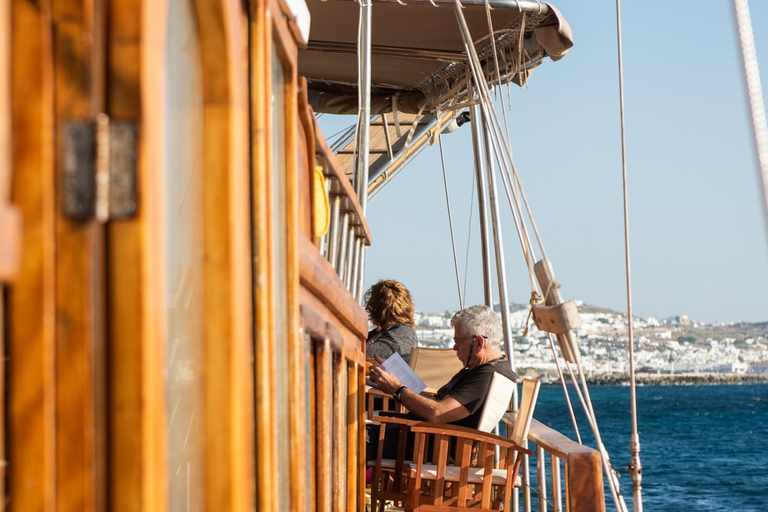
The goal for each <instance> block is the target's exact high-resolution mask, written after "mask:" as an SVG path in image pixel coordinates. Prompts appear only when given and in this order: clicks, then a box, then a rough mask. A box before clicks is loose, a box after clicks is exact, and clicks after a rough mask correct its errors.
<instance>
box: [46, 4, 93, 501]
mask: <svg viewBox="0 0 768 512" xmlns="http://www.w3.org/2000/svg"><path fill="white" fill-rule="evenodd" d="M89 7H90V6H88V5H86V3H85V2H82V1H79V0H53V20H52V21H53V25H54V26H53V27H52V30H53V48H54V80H55V89H54V91H55V115H56V118H57V125H58V126H59V127H60V126H61V124H62V123H63V122H64V121H65V120H67V119H94V118H95V116H96V114H97V113H98V112H97V111H96V110H95V109H94V106H95V105H94V97H93V95H92V93H93V87H92V85H93V84H92V81H91V76H92V73H94V72H95V70H93V68H92V65H93V59H92V55H91V51H92V50H93V47H92V45H91V44H89V43H92V41H93V26H91V25H89V24H88V21H93V19H92V18H89V17H87V16H86V12H85V11H86V9H87V8H89ZM59 137H61V131H60V129H59V130H57V140H60V139H59ZM58 144H61V142H58ZM57 160H59V159H58V158H57ZM57 165H61V163H60V162H59V161H57ZM56 176H57V179H56V189H57V190H61V189H63V187H62V185H61V182H60V181H59V180H60V176H61V175H60V174H59V173H57V175H56ZM58 199H59V198H58V197H57V203H56V209H55V211H56V267H57V276H59V278H58V279H57V280H56V311H57V315H56V316H57V319H56V347H57V350H56V411H57V414H56V421H57V424H56V435H57V451H56V467H57V478H56V493H57V510H60V511H62V512H69V511H72V512H75V511H85V512H88V511H95V510H96V509H97V508H102V507H103V505H102V504H97V503H96V499H97V498H96V495H97V482H96V478H97V475H96V469H97V467H98V466H99V462H98V460H97V457H98V456H97V453H96V445H97V437H96V435H97V415H98V414H99V412H98V410H97V409H98V408H99V407H100V404H97V403H96V391H95V390H96V388H97V380H96V379H97V378H98V375H99V372H98V367H99V366H100V365H101V361H98V360H97V356H98V355H99V354H100V353H101V352H102V351H101V350H99V347H100V346H101V344H102V343H103V341H104V337H103V333H102V332H100V327H101V326H102V323H101V322H100V319H99V318H98V314H99V312H100V309H99V300H100V298H101V297H102V295H101V294H102V289H103V286H104V281H103V276H100V275H97V270H98V269H100V268H102V263H101V257H102V253H101V242H102V236H101V232H102V231H101V227H100V226H97V225H96V224H95V223H93V222H88V223H79V222H74V221H71V220H69V219H66V218H65V217H64V216H63V215H62V214H61V213H60V212H61V207H60V203H59V202H58Z"/></svg>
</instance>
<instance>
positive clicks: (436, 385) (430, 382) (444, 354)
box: [410, 347, 464, 390]
mask: <svg viewBox="0 0 768 512" xmlns="http://www.w3.org/2000/svg"><path fill="white" fill-rule="evenodd" d="M410 366H411V368H413V371H415V372H416V375H418V376H419V377H421V380H423V381H424V384H426V385H427V388H428V389H430V388H431V389H433V390H438V389H440V388H441V387H443V385H444V384H446V383H447V382H448V381H449V380H451V377H453V376H454V375H456V373H458V371H459V370H461V369H462V368H463V367H464V365H462V364H461V361H459V358H458V357H456V351H455V350H453V349H452V348H424V347H414V349H413V351H412V352H411V362H410Z"/></svg>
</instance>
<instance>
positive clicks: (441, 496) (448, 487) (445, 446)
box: [404, 379, 539, 512]
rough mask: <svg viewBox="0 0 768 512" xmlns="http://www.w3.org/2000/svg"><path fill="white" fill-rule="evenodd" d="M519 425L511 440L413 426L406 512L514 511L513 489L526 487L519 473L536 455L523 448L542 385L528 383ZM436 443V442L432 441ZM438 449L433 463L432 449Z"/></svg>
mask: <svg viewBox="0 0 768 512" xmlns="http://www.w3.org/2000/svg"><path fill="white" fill-rule="evenodd" d="M522 387H523V390H522V393H521V399H520V408H519V411H518V413H517V421H516V422H515V425H514V427H513V429H512V433H511V435H510V437H509V438H504V437H499V436H496V435H493V434H488V433H485V432H481V431H479V430H474V429H468V428H463V427H457V426H453V425H442V424H437V423H426V422H422V423H417V424H415V425H412V426H411V430H412V431H413V432H414V433H415V434H416V441H415V446H414V459H415V461H414V462H412V463H406V464H405V467H404V471H405V473H406V476H407V477H408V489H407V497H406V510H407V511H413V512H419V511H425V510H441V511H448V510H457V511H459V510H466V511H469V510H472V509H477V508H481V509H483V510H501V506H502V503H504V509H505V510H511V509H512V506H511V504H512V488H513V487H515V486H519V485H520V480H519V477H518V472H519V469H520V464H521V463H522V457H520V456H519V454H521V453H524V454H527V455H531V454H532V453H533V452H531V451H530V450H528V449H526V448H523V445H524V443H525V440H526V438H527V437H528V430H529V429H530V425H531V420H532V418H533V410H534V408H535V405H536V399H537V397H538V392H539V382H538V381H537V380H535V379H524V380H523V386H522ZM430 437H431V440H430V439H429V438H430ZM430 442H431V443H432V445H433V446H434V447H435V448H434V449H433V450H432V454H431V459H432V460H427V457H428V450H426V446H427V444H428V443H430ZM452 444H453V445H454V446H455V449H454V453H455V455H454V461H453V462H452V463H449V460H448V459H449V447H450V446H451V445H452ZM497 446H498V447H499V450H500V454H501V456H500V458H499V467H498V468H495V467H494V456H495V450H496V447H497Z"/></svg>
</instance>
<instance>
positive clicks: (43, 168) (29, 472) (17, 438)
mask: <svg viewBox="0 0 768 512" xmlns="http://www.w3.org/2000/svg"><path fill="white" fill-rule="evenodd" d="M50 21H51V20H50V5H49V4H47V3H46V2H40V3H38V4H33V3H30V2H28V1H26V0H14V1H13V2H12V19H11V26H12V30H11V32H10V33H11V37H12V42H11V44H12V64H11V65H12V84H11V94H12V132H13V134H14V138H13V156H12V158H13V177H12V200H13V203H14V204H15V205H17V206H18V208H19V209H20V210H21V212H22V215H23V216H24V218H25V219H26V224H25V227H24V237H23V246H22V251H23V255H24V256H23V259H22V261H21V268H20V272H19V275H18V277H17V279H16V281H15V282H14V284H13V286H11V287H10V288H9V293H8V297H9V301H8V306H7V307H8V318H7V320H8V329H7V332H8V353H9V362H8V367H7V370H8V400H9V403H8V413H9V415H8V426H7V431H8V434H9V448H10V451H9V453H8V459H9V468H11V469H10V471H12V474H11V478H10V479H9V484H10V485H9V488H8V493H9V496H10V497H11V498H12V500H13V504H14V507H16V509H18V510H39V511H44V512H52V511H53V510H54V509H55V504H56V495H55V478H56V473H55V457H56V453H55V450H56V447H55V396H54V395H55V383H54V375H55V373H54V340H55V302H54V301H55V297H54V294H55V288H54V286H55V267H54V265H53V257H54V254H55V249H54V245H53V237H54V214H53V202H54V194H53V187H52V185H53V175H54V173H53V139H54V126H53V65H52V46H51V39H50V35H51V34H50Z"/></svg>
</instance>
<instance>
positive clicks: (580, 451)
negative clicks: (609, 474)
mask: <svg viewBox="0 0 768 512" xmlns="http://www.w3.org/2000/svg"><path fill="white" fill-rule="evenodd" d="M515 416H516V415H515V413H507V414H505V415H504V417H503V418H502V421H504V423H506V424H507V425H508V427H509V428H511V427H512V425H514V424H515ZM528 441H529V442H531V443H534V444H535V445H536V446H538V447H539V448H542V449H544V450H545V451H546V452H548V453H550V454H552V455H554V456H555V457H557V458H559V459H561V460H563V461H565V484H566V493H565V495H566V499H567V501H568V505H567V510H568V511H569V512H605V488H604V486H603V467H602V461H601V460H600V453H599V452H598V451H597V450H595V449H594V448H590V447H589V446H584V445H581V444H579V443H577V442H575V441H573V440H571V439H569V438H567V437H566V436H564V435H563V434H561V433H560V432H558V431H556V430H554V429H551V428H549V427H548V426H546V425H544V424H543V423H541V422H539V421H536V420H535V419H534V420H533V421H532V422H531V429H530V431H529V432H528Z"/></svg>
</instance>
